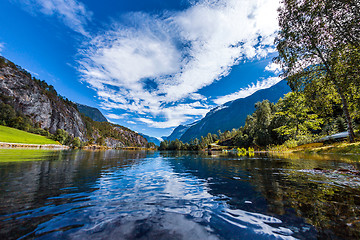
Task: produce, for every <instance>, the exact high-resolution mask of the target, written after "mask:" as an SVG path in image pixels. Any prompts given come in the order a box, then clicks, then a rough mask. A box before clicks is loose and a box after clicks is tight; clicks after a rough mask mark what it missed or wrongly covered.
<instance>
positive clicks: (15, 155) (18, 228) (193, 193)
mask: <svg viewBox="0 0 360 240" xmlns="http://www.w3.org/2000/svg"><path fill="white" fill-rule="evenodd" d="M359 169H360V161H358V157H357V156H354V157H346V156H335V155H327V156H319V155H288V156H286V155H282V156H265V155H262V156H260V155H259V156H253V157H242V156H236V155H234V156H231V155H223V156H214V155H211V156H209V155H207V154H195V153H170V152H168V153H160V152H145V151H143V152H131V151H128V152H127V151H103V152H91V151H38V150H0V239H19V238H20V239H186V240H189V239H359V238H360V175H359V174H358V170H359Z"/></svg>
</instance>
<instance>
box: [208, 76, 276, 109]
mask: <svg viewBox="0 0 360 240" xmlns="http://www.w3.org/2000/svg"><path fill="white" fill-rule="evenodd" d="M280 81H281V78H280V77H270V78H268V79H265V80H263V81H258V82H257V83H256V84H252V85H250V86H248V87H247V88H243V89H241V90H240V91H238V92H235V93H232V94H229V95H226V96H222V97H219V98H217V99H215V100H214V102H215V103H216V104H224V103H226V102H229V101H233V100H236V99H239V98H246V97H248V96H250V95H251V94H253V93H255V92H257V91H259V90H261V89H266V88H269V87H272V86H274V85H275V84H277V83H278V82H280Z"/></svg>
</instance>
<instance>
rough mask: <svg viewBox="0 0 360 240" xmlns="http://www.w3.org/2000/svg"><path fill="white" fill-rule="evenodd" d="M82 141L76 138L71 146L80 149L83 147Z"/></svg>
mask: <svg viewBox="0 0 360 240" xmlns="http://www.w3.org/2000/svg"><path fill="white" fill-rule="evenodd" d="M81 145H82V144H81V141H80V139H79V138H78V137H76V138H74V139H73V140H72V142H71V146H72V147H73V148H79V147H81Z"/></svg>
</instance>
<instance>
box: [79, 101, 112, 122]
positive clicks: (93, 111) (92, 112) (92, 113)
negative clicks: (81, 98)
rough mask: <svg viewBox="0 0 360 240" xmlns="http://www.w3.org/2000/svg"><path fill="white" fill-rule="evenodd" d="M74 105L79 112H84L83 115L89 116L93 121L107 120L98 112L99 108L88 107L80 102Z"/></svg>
mask: <svg viewBox="0 0 360 240" xmlns="http://www.w3.org/2000/svg"><path fill="white" fill-rule="evenodd" d="M76 107H77V109H78V110H79V112H80V113H82V114H84V115H85V116H87V117H89V118H91V119H92V120H94V121H97V122H107V121H108V120H107V119H106V117H104V115H103V114H102V113H101V112H100V110H99V109H97V108H93V107H89V106H86V105H83V104H80V103H76Z"/></svg>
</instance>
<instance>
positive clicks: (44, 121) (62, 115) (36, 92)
mask: <svg viewBox="0 0 360 240" xmlns="http://www.w3.org/2000/svg"><path fill="white" fill-rule="evenodd" d="M0 95H1V96H0V101H3V102H5V101H6V103H7V104H10V105H12V106H13V107H14V109H15V110H16V111H18V112H22V113H23V114H24V115H26V116H28V117H30V119H31V120H32V121H33V122H36V123H38V124H39V125H40V127H41V128H47V129H49V132H50V133H55V132H56V130H57V129H64V130H65V131H67V132H68V133H69V134H70V135H72V136H74V137H79V138H80V139H81V140H82V141H85V140H86V138H85V134H84V133H85V125H84V123H83V121H82V119H81V115H80V114H79V112H78V111H77V110H76V109H75V108H74V107H73V106H71V105H70V104H65V103H64V102H63V101H62V100H61V99H60V98H58V97H53V96H51V95H50V96H49V94H46V92H45V91H44V89H43V88H41V87H40V86H39V85H38V83H37V82H36V81H34V80H33V79H31V78H30V77H29V76H27V75H25V74H24V73H23V72H21V71H17V70H16V69H13V68H11V67H8V66H5V67H2V68H0Z"/></svg>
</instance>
